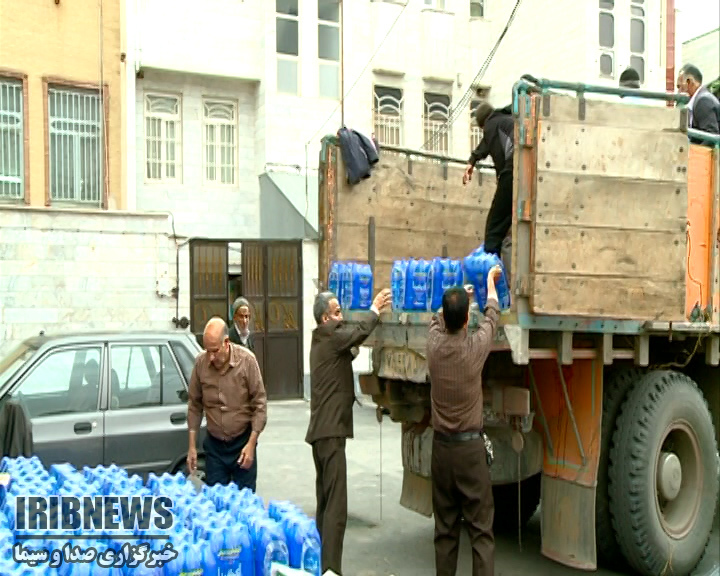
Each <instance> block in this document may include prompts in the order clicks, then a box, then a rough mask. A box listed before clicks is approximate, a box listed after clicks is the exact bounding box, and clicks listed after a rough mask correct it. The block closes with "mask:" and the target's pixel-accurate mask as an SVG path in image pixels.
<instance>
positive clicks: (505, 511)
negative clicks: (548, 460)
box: [493, 474, 542, 534]
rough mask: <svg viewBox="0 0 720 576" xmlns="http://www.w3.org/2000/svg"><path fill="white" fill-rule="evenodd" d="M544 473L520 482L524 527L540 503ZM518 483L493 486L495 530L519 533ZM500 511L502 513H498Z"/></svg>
mask: <svg viewBox="0 0 720 576" xmlns="http://www.w3.org/2000/svg"><path fill="white" fill-rule="evenodd" d="M541 479H542V474H535V476H530V478H526V479H525V480H523V481H522V482H521V483H520V484H521V485H520V500H521V502H520V522H521V525H522V527H523V528H524V527H525V525H526V524H527V523H528V522H529V520H530V518H532V517H533V514H535V511H536V510H537V507H538V505H539V504H540V488H541V485H542V483H541ZM517 491H518V485H517V483H513V484H496V485H495V486H493V500H494V501H495V520H494V522H493V531H494V532H496V533H498V534H500V533H504V534H507V533H512V532H513V531H515V533H517V528H518V525H517V524H518V493H517ZM498 512H500V513H498Z"/></svg>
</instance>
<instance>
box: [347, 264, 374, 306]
mask: <svg viewBox="0 0 720 576" xmlns="http://www.w3.org/2000/svg"><path fill="white" fill-rule="evenodd" d="M372 301H373V271H372V267H371V266H370V264H353V265H352V298H351V299H350V306H349V309H350V310H369V309H370V306H372Z"/></svg>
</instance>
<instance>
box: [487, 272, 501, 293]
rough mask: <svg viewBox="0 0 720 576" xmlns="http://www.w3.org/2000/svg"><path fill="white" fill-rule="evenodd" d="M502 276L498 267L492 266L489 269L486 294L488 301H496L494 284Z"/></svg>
mask: <svg viewBox="0 0 720 576" xmlns="http://www.w3.org/2000/svg"><path fill="white" fill-rule="evenodd" d="M501 276H502V268H501V267H500V266H493V267H492V268H490V271H489V272H488V277H487V293H488V299H489V298H494V299H495V300H498V295H497V289H496V288H495V282H497V281H498V280H499V279H500V277H501Z"/></svg>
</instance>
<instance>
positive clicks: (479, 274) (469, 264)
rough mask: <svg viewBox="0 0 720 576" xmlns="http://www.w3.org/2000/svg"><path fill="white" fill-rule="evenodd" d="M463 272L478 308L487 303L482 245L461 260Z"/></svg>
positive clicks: (485, 266)
mask: <svg viewBox="0 0 720 576" xmlns="http://www.w3.org/2000/svg"><path fill="white" fill-rule="evenodd" d="M463 267H464V269H465V274H466V276H467V278H468V281H469V283H470V284H472V286H473V288H474V290H475V302H477V304H478V306H479V307H480V309H481V310H482V309H484V308H485V304H486V303H487V271H488V267H487V254H486V253H485V247H484V245H480V246H479V247H478V248H476V249H475V250H473V251H472V252H471V253H470V254H469V255H468V256H466V257H465V259H464V260H463Z"/></svg>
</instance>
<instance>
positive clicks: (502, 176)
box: [463, 101, 515, 256]
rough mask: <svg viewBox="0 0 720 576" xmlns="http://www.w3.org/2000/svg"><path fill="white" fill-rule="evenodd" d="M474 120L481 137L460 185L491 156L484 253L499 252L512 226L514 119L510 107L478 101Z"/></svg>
mask: <svg viewBox="0 0 720 576" xmlns="http://www.w3.org/2000/svg"><path fill="white" fill-rule="evenodd" d="M475 119H476V120H477V123H478V126H479V127H480V129H481V130H482V131H483V137H482V140H481V141H480V144H478V147H477V148H475V151H474V152H473V153H472V154H471V155H470V159H469V160H468V165H467V168H466V169H465V174H464V175H463V184H467V183H468V182H469V181H470V180H471V179H472V175H473V171H474V170H475V164H477V163H478V162H479V161H481V160H484V159H485V158H487V157H488V156H490V157H492V160H493V164H494V165H495V174H496V175H497V190H496V191H495V197H494V198H493V201H492V205H491V206H490V212H488V217H487V222H486V224H485V252H488V253H493V254H497V255H498V256H499V255H500V249H501V248H502V243H503V240H504V239H505V237H506V236H507V235H508V232H510V226H511V225H512V203H513V154H514V152H515V144H514V139H515V121H514V120H513V117H512V112H511V109H510V106H506V107H505V108H502V109H500V110H496V109H495V108H493V107H492V106H491V104H490V103H489V102H487V101H482V102H480V104H479V105H478V107H477V110H476V111H475Z"/></svg>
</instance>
